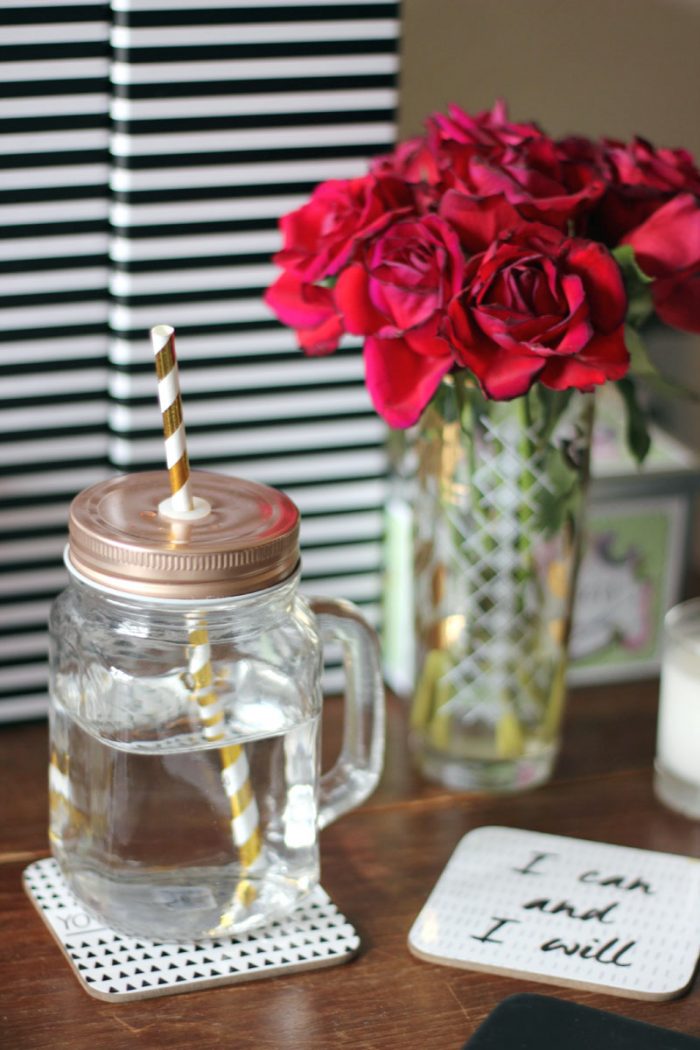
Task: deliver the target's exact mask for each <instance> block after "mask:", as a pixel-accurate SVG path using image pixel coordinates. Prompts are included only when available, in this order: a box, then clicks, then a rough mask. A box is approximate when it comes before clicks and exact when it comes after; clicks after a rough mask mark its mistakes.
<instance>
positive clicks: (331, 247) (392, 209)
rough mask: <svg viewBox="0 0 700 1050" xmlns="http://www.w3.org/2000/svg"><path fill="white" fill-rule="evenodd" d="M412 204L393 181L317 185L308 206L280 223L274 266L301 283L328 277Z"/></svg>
mask: <svg viewBox="0 0 700 1050" xmlns="http://www.w3.org/2000/svg"><path fill="white" fill-rule="evenodd" d="M412 205H413V195H412V193H411V190H410V187H409V186H407V185H406V183H405V182H403V181H401V180H399V179H396V178H392V177H377V176H375V175H365V176H364V177H363V178H359V179H332V180H330V181H328V182H323V183H321V185H320V186H317V188H316V189H315V190H314V192H313V194H312V195H311V200H310V201H309V203H308V204H304V205H303V206H302V207H301V208H298V209H297V210H296V211H293V212H290V213H289V214H288V215H283V216H282V218H281V219H280V228H281V230H282V235H283V240H284V246H283V248H282V250H281V251H279V252H278V253H277V254H276V255H275V258H274V261H275V262H276V263H277V265H278V266H281V267H282V269H284V270H288V271H289V272H290V273H293V274H295V275H296V276H297V277H299V278H301V279H302V280H303V281H306V282H314V281H320V280H323V279H324V278H326V277H331V276H333V275H335V274H336V273H338V271H339V270H340V269H341V268H342V267H343V266H344V265H345V264H346V263H347V262H348V260H349V259H350V257H351V256H352V254H353V252H354V250H355V248H356V247H357V245H358V243H359V242H361V241H362V239H363V238H367V237H371V236H372V235H373V234H375V233H377V231H379V230H381V229H382V228H383V227H384V226H388V225H389V223H390V222H391V221H392V220H393V219H394V217H395V213H396V212H401V211H402V210H403V211H408V210H409V209H410V208H411V207H412Z"/></svg>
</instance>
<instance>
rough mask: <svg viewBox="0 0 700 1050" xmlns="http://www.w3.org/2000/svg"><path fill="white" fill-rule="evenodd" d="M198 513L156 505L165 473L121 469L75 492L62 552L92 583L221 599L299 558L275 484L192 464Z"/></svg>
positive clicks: (295, 518) (289, 513) (290, 512)
mask: <svg viewBox="0 0 700 1050" xmlns="http://www.w3.org/2000/svg"><path fill="white" fill-rule="evenodd" d="M192 489H193V491H194V493H195V495H196V496H197V497H198V498H199V499H204V500H206V501H207V502H208V503H209V504H210V505H211V511H210V513H209V514H207V515H206V517H202V518H199V519H198V520H193V521H186V522H183V521H173V520H171V519H169V518H168V517H164V516H163V515H162V514H160V513H159V511H158V506H159V504H160V503H161V502H162V501H163V500H165V499H167V497H168V496H169V495H170V487H169V483H168V474H167V471H145V472H144V473H141V474H124V475H122V476H120V477H116V478H111V479H110V480H109V481H102V482H100V483H99V484H97V485H93V486H92V487H91V488H88V489H85V491H84V492H81V493H80V494H79V495H78V496H76V497H75V499H74V500H73V503H72V504H71V508H70V524H69V529H70V544H69V549H68V559H69V562H70V564H71V565H72V566H73V567H74V568H75V569H76V571H77V572H78V573H80V574H81V575H82V576H85V577H87V578H88V579H89V580H91V581H93V582H94V583H96V584H99V585H100V586H102V587H109V588H110V589H113V590H118V591H126V592H128V593H129V594H138V595H141V596H142V597H151V598H184V599H189V598H193V599H197V598H222V597H226V596H229V595H231V596H232V595H237V594H250V593H251V592H253V591H260V590H263V589H264V588H266V587H272V586H274V584H276V583H281V582H282V580H285V579H287V577H288V576H291V575H292V573H293V572H294V571H295V569H296V567H297V565H298V563H299V511H298V509H297V507H296V506H295V505H294V503H292V501H291V500H290V499H289V497H288V496H285V495H284V493H282V492H278V491H277V489H272V488H268V486H267V485H259V484H257V483H256V482H253V481H244V480H243V479H242V478H232V477H227V476H226V475H224V474H213V473H208V472H206V471H192Z"/></svg>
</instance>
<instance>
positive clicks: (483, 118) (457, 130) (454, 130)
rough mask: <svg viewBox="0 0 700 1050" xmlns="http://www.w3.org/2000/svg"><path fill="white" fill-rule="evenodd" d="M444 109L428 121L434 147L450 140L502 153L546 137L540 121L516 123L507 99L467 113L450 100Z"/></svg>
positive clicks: (488, 152) (486, 152)
mask: <svg viewBox="0 0 700 1050" xmlns="http://www.w3.org/2000/svg"><path fill="white" fill-rule="evenodd" d="M447 113H448V115H447V116H446V115H445V114H444V113H435V114H434V115H433V116H432V117H431V118H430V120H429V121H428V137H429V140H431V141H432V143H433V148H434V149H436V150H439V149H441V148H442V147H444V146H445V145H447V144H448V143H450V142H456V143H460V144H461V145H466V146H473V147H475V149H476V151H477V152H478V153H479V154H480V155H481V156H483V157H488V156H492V155H493V154H498V153H501V152H502V151H503V150H504V149H506V148H508V147H512V146H520V145H522V143H523V142H525V141H527V140H528V139H533V138H544V137H545V134H544V132H543V131H542V129H541V128H539V127H538V126H537V124H532V123H526V124H516V123H514V122H513V121H512V120H509V119H508V109H507V106H506V103H505V102H504V101H503V99H498V100H497V101H496V103H495V104H494V106H493V108H492V109H490V110H483V111H482V112H481V113H475V114H474V115H473V116H472V115H471V114H470V113H465V111H464V110H463V109H461V107H460V106H455V105H454V104H450V105H449V106H448V107H447Z"/></svg>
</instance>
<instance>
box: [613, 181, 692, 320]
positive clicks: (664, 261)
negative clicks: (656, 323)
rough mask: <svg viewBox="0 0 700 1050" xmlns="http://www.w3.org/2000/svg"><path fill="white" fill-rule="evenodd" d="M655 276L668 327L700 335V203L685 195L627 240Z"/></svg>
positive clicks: (656, 294) (653, 288)
mask: <svg viewBox="0 0 700 1050" xmlns="http://www.w3.org/2000/svg"><path fill="white" fill-rule="evenodd" d="M625 242H626V243H627V244H631V245H632V247H633V248H634V251H635V255H636V257H637V262H638V263H639V265H640V267H641V269H642V270H643V271H644V272H645V273H646V274H648V275H649V276H650V277H654V278H655V280H654V283H653V284H652V286H651V294H652V298H653V300H654V306H655V308H656V312H657V314H658V315H659V317H660V318H661V320H662V321H665V322H666V324H670V325H674V326H675V327H676V328H682V329H683V330H684V331H687V332H700V202H698V200H697V198H695V197H693V196H692V195H691V194H689V193H681V194H679V195H678V196H677V197H674V198H673V199H672V200H670V201H669V202H668V203H667V204H664V205H663V207H661V208H659V209H658V210H657V211H655V212H654V214H653V215H652V216H651V217H650V218H648V219H647V221H646V222H645V223H643V224H642V225H641V226H638V227H637V229H636V230H633V231H632V233H630V234H628V236H627V237H625Z"/></svg>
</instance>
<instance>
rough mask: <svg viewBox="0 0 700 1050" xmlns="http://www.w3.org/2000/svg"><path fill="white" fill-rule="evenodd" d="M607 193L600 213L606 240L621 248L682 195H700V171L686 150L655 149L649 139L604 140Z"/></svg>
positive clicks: (599, 216) (602, 145)
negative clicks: (653, 217)
mask: <svg viewBox="0 0 700 1050" xmlns="http://www.w3.org/2000/svg"><path fill="white" fill-rule="evenodd" d="M601 156H602V158H603V164H604V166H605V177H606V182H607V189H606V193H605V196H604V197H603V199H602V201H601V204H600V208H599V209H598V225H599V227H600V235H601V238H602V240H604V242H605V243H606V244H608V245H611V246H614V245H616V244H618V243H619V242H620V241H621V240H622V238H623V237H624V236H625V235H626V234H627V233H630V232H631V231H632V230H633V229H635V227H637V226H640V225H641V223H643V222H645V221H646V220H647V219H648V218H649V216H650V215H653V213H654V212H655V211H657V210H658V209H659V208H660V207H662V206H663V205H664V204H666V202H667V201H669V200H671V198H672V197H675V196H676V195H677V194H678V193H693V194H695V195H696V196H698V195H700V171H698V169H697V167H696V166H695V163H694V161H693V158H692V156H691V155H690V153H688V152H687V151H686V150H682V149H655V147H654V146H652V145H651V143H649V142H646V141H645V139H642V138H635V139H633V140H632V142H631V143H629V144H626V143H624V142H618V141H617V140H615V139H603V141H602V143H601Z"/></svg>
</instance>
